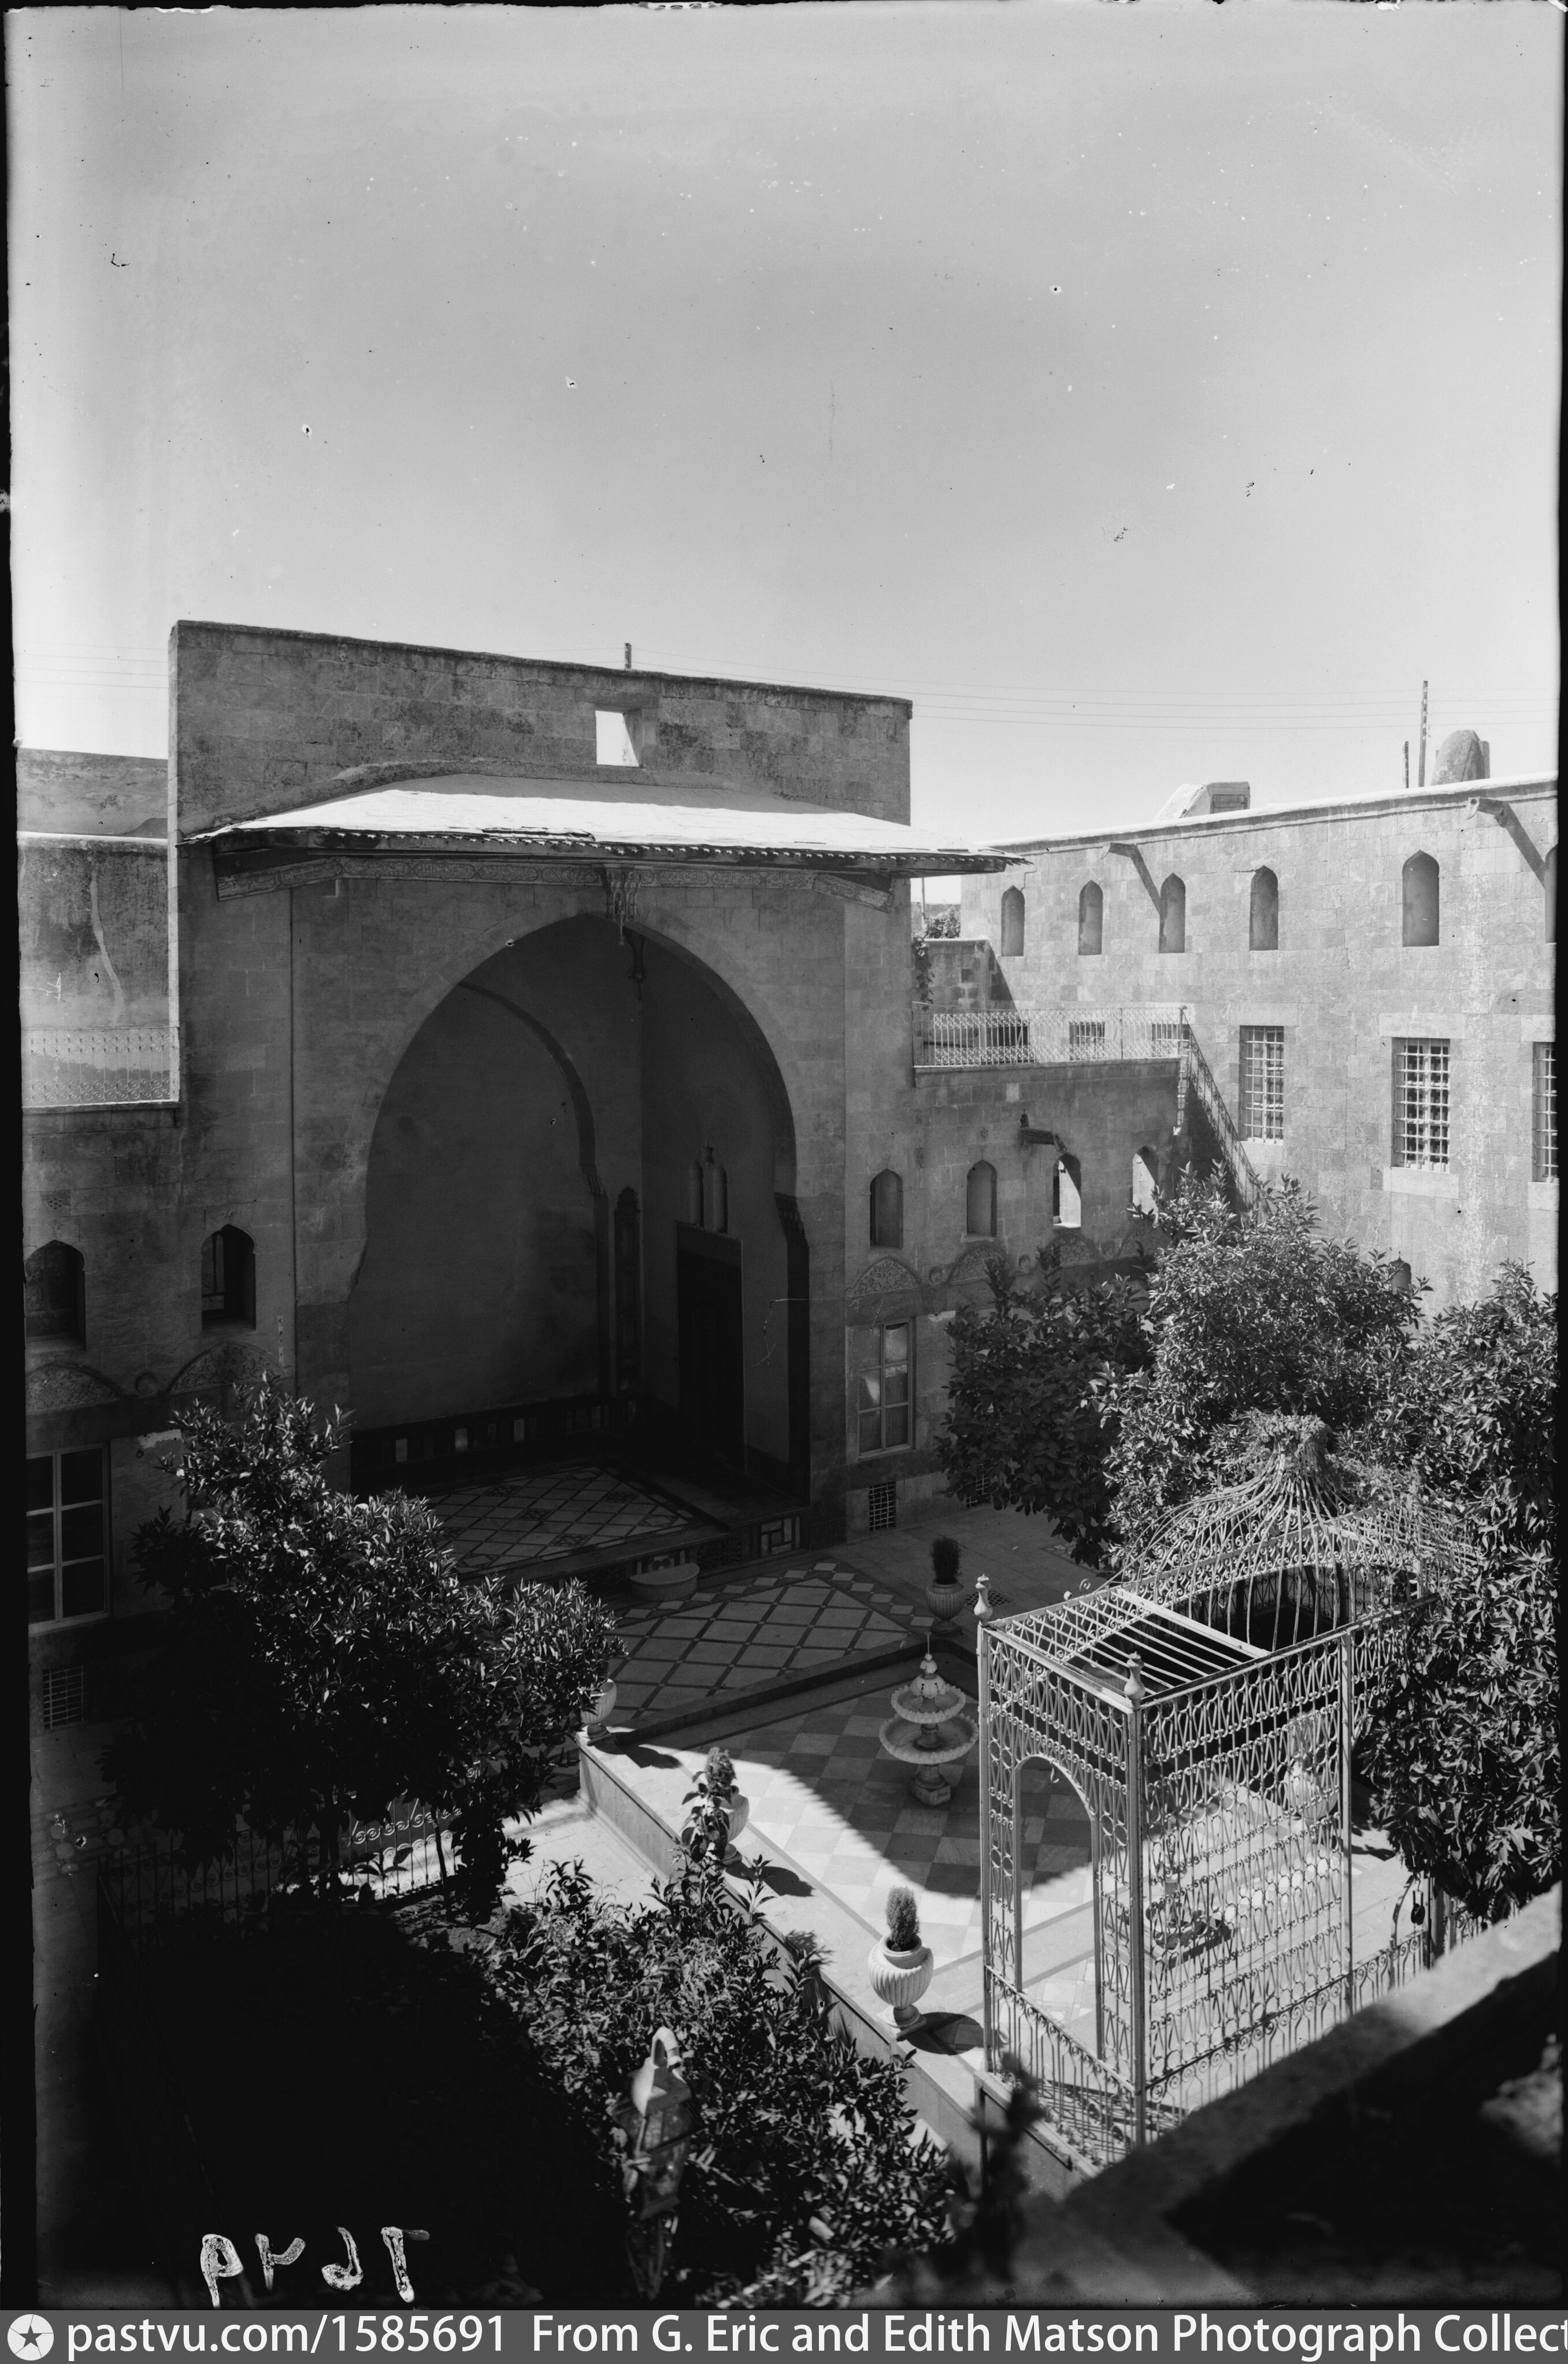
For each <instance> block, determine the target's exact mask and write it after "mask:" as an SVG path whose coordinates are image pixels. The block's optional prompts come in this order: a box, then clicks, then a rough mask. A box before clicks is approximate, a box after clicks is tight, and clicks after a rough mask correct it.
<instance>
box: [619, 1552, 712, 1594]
mask: <svg viewBox="0 0 1568 2364" xmlns="http://www.w3.org/2000/svg"><path fill="white" fill-rule="evenodd" d="M697 1573H698V1571H697V1564H696V1562H695V1559H681V1560H677V1561H676V1562H675V1563H674V1566H673V1567H648V1568H640V1569H639V1571H638V1572H637V1574H636V1575H635V1576H633V1577H631V1578H630V1579H629V1582H630V1585H631V1589H632V1590H633V1592H635V1593H636V1595H637V1597H638V1599H639V1600H649V1601H654V1602H658V1601H662V1600H687V1599H689V1598H690V1596H691V1595H692V1594H693V1593H694V1592H695V1590H696V1589H697Z"/></svg>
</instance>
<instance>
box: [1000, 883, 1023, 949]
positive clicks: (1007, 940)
mask: <svg viewBox="0 0 1568 2364" xmlns="http://www.w3.org/2000/svg"><path fill="white" fill-rule="evenodd" d="M1023 949H1024V898H1023V890H1022V888H1021V887H1008V888H1007V890H1006V894H1005V895H1004V896H1003V898H1002V957H1003V959H1004V960H1018V959H1019V958H1020V957H1021V956H1022V953H1023Z"/></svg>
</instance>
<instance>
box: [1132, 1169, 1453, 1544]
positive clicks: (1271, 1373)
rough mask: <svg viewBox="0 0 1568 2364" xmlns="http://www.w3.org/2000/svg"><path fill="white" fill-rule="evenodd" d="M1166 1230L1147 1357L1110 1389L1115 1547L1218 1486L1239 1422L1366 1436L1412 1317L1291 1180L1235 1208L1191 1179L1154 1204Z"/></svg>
mask: <svg viewBox="0 0 1568 2364" xmlns="http://www.w3.org/2000/svg"><path fill="white" fill-rule="evenodd" d="M1160 1232H1161V1235H1162V1242H1163V1245H1162V1252H1161V1256H1160V1262H1159V1266H1158V1269H1157V1271H1156V1274H1155V1277H1154V1280H1153V1283H1152V1286H1151V1292H1150V1303H1149V1320H1150V1324H1151V1330H1152V1332H1153V1336H1154V1348H1153V1353H1152V1356H1151V1359H1150V1360H1149V1362H1148V1364H1147V1366H1146V1367H1145V1368H1144V1369H1142V1370H1141V1371H1135V1372H1133V1373H1132V1374H1130V1375H1129V1377H1128V1378H1127V1379H1126V1380H1125V1381H1124V1382H1123V1384H1122V1385H1121V1386H1120V1387H1119V1388H1118V1389H1117V1391H1116V1398H1115V1412H1116V1415H1117V1419H1116V1424H1115V1434H1114V1438H1113V1439H1112V1440H1111V1442H1110V1444H1109V1450H1108V1454H1107V1460H1106V1478H1107V1481H1108V1484H1109V1487H1110V1489H1111V1493H1112V1496H1113V1498H1114V1501H1115V1520H1116V1525H1117V1527H1118V1530H1119V1533H1120V1535H1121V1536H1122V1537H1123V1538H1124V1539H1127V1538H1131V1537H1135V1536H1136V1535H1137V1534H1139V1533H1140V1532H1141V1531H1142V1530H1143V1529H1144V1528H1145V1527H1146V1526H1147V1525H1149V1524H1150V1523H1151V1522H1152V1521H1153V1520H1154V1519H1156V1518H1158V1516H1159V1515H1160V1514H1161V1512H1162V1511H1165V1510H1169V1509H1173V1508H1174V1507H1175V1506H1176V1505H1177V1504H1178V1503H1181V1502H1184V1501H1187V1500H1190V1499H1191V1498H1192V1496H1193V1495H1195V1494H1197V1493H1200V1492H1202V1491H1204V1490H1205V1489H1206V1488H1207V1486H1209V1485H1211V1484H1212V1483H1213V1482H1214V1481H1215V1478H1216V1476H1217V1475H1218V1469H1217V1455H1220V1454H1222V1453H1223V1452H1224V1451H1225V1449H1226V1444H1227V1437H1228V1435H1229V1431H1230V1429H1231V1424H1232V1423H1234V1422H1237V1421H1238V1420H1239V1419H1240V1418H1241V1416H1242V1415H1244V1414H1245V1413H1247V1412H1250V1411H1262V1412H1293V1413H1306V1414H1310V1415H1312V1416H1314V1417H1316V1418H1317V1419H1318V1420H1321V1421H1323V1422H1326V1423H1327V1425H1328V1426H1329V1429H1330V1430H1336V1431H1337V1430H1340V1429H1344V1428H1348V1427H1358V1426H1360V1425H1361V1424H1362V1423H1363V1422H1365V1421H1366V1420H1367V1418H1368V1416H1369V1415H1370V1413H1371V1412H1372V1411H1373V1408H1374V1407H1375V1406H1376V1405H1377V1404H1378V1403H1379V1402H1380V1401H1381V1399H1382V1398H1383V1397H1384V1395H1385V1392H1386V1390H1387V1388H1389V1386H1390V1384H1391V1382H1392V1380H1393V1378H1394V1377H1395V1375H1396V1372H1397V1370H1398V1368H1399V1366H1400V1364H1401V1361H1402V1359H1403V1357H1404V1355H1405V1353H1406V1351H1407V1343H1408V1340H1409V1337H1410V1334H1411V1333H1412V1331H1413V1330H1414V1328H1415V1325H1416V1321H1417V1300H1416V1298H1415V1295H1414V1293H1413V1292H1412V1291H1411V1290H1410V1289H1409V1288H1407V1285H1406V1284H1405V1281H1404V1279H1403V1277H1402V1276H1401V1275H1400V1274H1399V1273H1398V1272H1397V1271H1396V1268H1395V1266H1392V1265H1390V1264H1388V1263H1386V1262H1385V1260H1384V1259H1383V1258H1382V1257H1380V1256H1378V1255H1375V1254H1363V1253H1362V1250H1361V1249H1359V1248H1358V1247H1357V1246H1356V1245H1355V1243H1354V1242H1353V1241H1349V1240H1333V1239H1328V1238H1325V1237H1324V1235H1323V1234H1322V1232H1319V1231H1318V1227H1317V1213H1316V1210H1315V1208H1314V1207H1313V1205H1312V1202H1311V1200H1310V1199H1307V1197H1306V1196H1305V1194H1304V1193H1303V1192H1302V1190H1301V1188H1300V1187H1299V1186H1298V1185H1297V1184H1296V1183H1294V1182H1286V1183H1284V1185H1283V1187H1282V1188H1279V1189H1277V1190H1264V1191H1263V1192H1262V1194H1261V1195H1260V1197H1259V1199H1258V1200H1257V1202H1256V1204H1255V1205H1254V1206H1252V1207H1251V1208H1250V1209H1248V1210H1244V1211H1238V1210H1234V1209H1232V1208H1231V1207H1229V1205H1228V1204H1227V1203H1226V1201H1225V1199H1223V1197H1222V1196H1221V1195H1220V1194H1219V1192H1218V1188H1216V1187H1215V1186H1214V1185H1213V1184H1212V1183H1203V1182H1200V1181H1198V1180H1197V1179H1196V1178H1195V1177H1194V1176H1183V1178H1182V1181H1181V1183H1180V1185H1179V1187H1178V1188H1177V1190H1176V1192H1175V1193H1174V1194H1173V1197H1172V1198H1171V1199H1168V1200H1166V1201H1165V1202H1163V1203H1162V1207H1161V1210H1160Z"/></svg>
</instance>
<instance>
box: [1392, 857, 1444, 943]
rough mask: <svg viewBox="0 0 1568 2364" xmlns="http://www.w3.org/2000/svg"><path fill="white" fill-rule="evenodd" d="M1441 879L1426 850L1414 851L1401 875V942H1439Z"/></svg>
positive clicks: (1436, 866) (1434, 863)
mask: <svg viewBox="0 0 1568 2364" xmlns="http://www.w3.org/2000/svg"><path fill="white" fill-rule="evenodd" d="M1439 895H1440V878H1439V872H1438V865H1437V864H1436V862H1435V861H1434V860H1433V858H1432V856H1431V855H1430V854H1429V853H1413V854H1412V855H1411V856H1410V859H1409V860H1408V862H1407V864H1405V867H1404V870H1403V871H1402V872H1401V874H1400V920H1401V942H1404V943H1406V944H1435V943H1436V942H1438V941H1439V926H1440V912H1439Z"/></svg>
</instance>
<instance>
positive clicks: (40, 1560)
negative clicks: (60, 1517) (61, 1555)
mask: <svg viewBox="0 0 1568 2364" xmlns="http://www.w3.org/2000/svg"><path fill="white" fill-rule="evenodd" d="M53 1566H54V1512H53V1511H34V1513H33V1515H32V1517H31V1518H30V1519H29V1520H28V1567H53Z"/></svg>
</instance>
